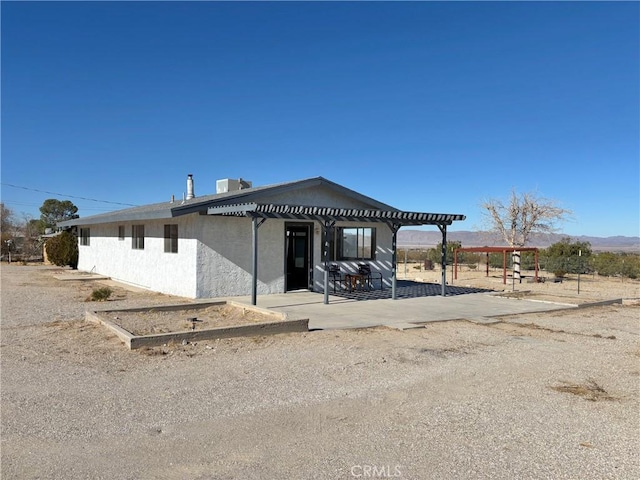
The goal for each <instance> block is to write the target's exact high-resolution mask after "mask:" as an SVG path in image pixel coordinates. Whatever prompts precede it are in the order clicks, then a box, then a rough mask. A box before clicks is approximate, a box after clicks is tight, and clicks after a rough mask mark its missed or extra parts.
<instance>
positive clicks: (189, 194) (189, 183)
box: [187, 174, 196, 200]
mask: <svg viewBox="0 0 640 480" xmlns="http://www.w3.org/2000/svg"><path fill="white" fill-rule="evenodd" d="M195 196H196V195H195V194H194V193H193V175H191V174H189V175H187V200H191V199H192V198H194V197H195Z"/></svg>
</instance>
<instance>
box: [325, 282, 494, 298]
mask: <svg viewBox="0 0 640 480" xmlns="http://www.w3.org/2000/svg"><path fill="white" fill-rule="evenodd" d="M493 291H494V290H487V289H485V288H471V287H456V286H453V285H447V286H446V295H447V297H451V296H455V295H465V294H468V293H486V292H493ZM331 294H332V295H333V296H336V297H341V298H348V299H350V300H381V299H390V298H391V288H390V287H389V288H385V289H384V290H354V291H353V292H349V291H347V290H341V291H337V290H336V292H335V293H333V292H332V293H331ZM441 294H442V286H441V285H440V284H439V283H422V282H413V281H411V280H397V283H396V298H397V299H402V298H419V297H435V296H440V295H441Z"/></svg>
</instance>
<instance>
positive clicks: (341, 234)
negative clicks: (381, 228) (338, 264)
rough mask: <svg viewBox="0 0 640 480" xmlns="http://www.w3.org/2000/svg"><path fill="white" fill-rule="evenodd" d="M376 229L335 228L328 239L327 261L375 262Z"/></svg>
mask: <svg viewBox="0 0 640 480" xmlns="http://www.w3.org/2000/svg"><path fill="white" fill-rule="evenodd" d="M375 259H376V229H375V228H371V227H336V228H335V229H334V233H333V235H331V238H329V261H334V260H345V261H347V260H375Z"/></svg>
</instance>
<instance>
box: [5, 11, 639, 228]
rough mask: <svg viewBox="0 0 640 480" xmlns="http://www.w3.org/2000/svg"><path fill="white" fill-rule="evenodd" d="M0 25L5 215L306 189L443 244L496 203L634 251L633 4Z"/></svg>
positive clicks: (10, 17)
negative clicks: (431, 218)
mask: <svg viewBox="0 0 640 480" xmlns="http://www.w3.org/2000/svg"><path fill="white" fill-rule="evenodd" d="M1 8H2V183H3V185H2V201H3V202H5V204H6V205H7V206H8V207H10V208H11V209H13V210H14V211H15V212H16V213H19V214H20V213H21V212H25V213H27V214H31V215H32V216H34V217H38V216H39V211H38V207H39V206H40V205H41V204H42V202H43V201H44V200H45V199H46V198H50V197H54V198H60V199H69V200H72V201H73V202H74V203H75V204H76V205H77V206H78V207H80V212H79V213H80V214H81V216H88V215H92V214H96V213H102V212H104V211H110V210H114V209H118V208H122V207H120V206H119V205H116V204H109V203H100V202H93V201H89V200H83V199H79V198H73V197H86V198H92V199H98V200H106V201H111V202H120V203H127V204H135V205H141V204H147V203H155V202H159V201H164V200H168V199H169V198H170V197H171V195H172V194H174V195H176V197H180V196H181V195H182V192H184V190H185V188H186V187H185V183H186V175H187V174H188V173H192V174H193V175H194V179H195V189H196V195H204V194H209V193H214V192H215V181H216V180H217V179H220V178H238V177H242V178H245V179H249V180H251V181H253V184H254V185H255V186H258V185H266V184H270V183H277V182H282V181H289V180H296V179H302V178H308V177H314V176H323V177H326V178H328V179H330V180H332V181H335V182H337V183H340V184H342V185H345V186H347V187H349V188H352V189H355V190H357V191H359V192H361V193H364V194H366V195H369V196H372V197H374V198H376V199H378V200H380V201H383V202H385V203H388V204H391V205H393V206H395V207H397V208H401V209H404V210H412V211H426V212H445V213H463V214H465V215H467V221H466V222H462V223H460V224H458V225H456V227H455V228H454V230H472V229H476V228H481V225H482V224H481V208H480V206H479V204H480V202H481V201H482V200H484V199H487V198H505V199H506V198H507V197H508V195H509V193H510V191H511V190H512V189H516V191H518V192H536V193H537V194H538V195H539V196H542V197H546V198H552V199H556V200H557V201H558V202H559V204H560V205H561V206H562V207H564V208H567V209H570V210H572V211H573V212H574V213H573V218H572V219H571V220H570V221H568V222H566V223H564V224H562V225H561V226H560V227H561V230H562V231H563V232H565V233H567V234H569V235H596V236H610V235H629V236H635V235H639V234H640V192H639V189H640V144H639V142H640V140H639V132H640V120H639V119H640V114H639V109H640V99H639V85H640V77H639V71H640V67H639V62H640V47H639V43H640V41H639V38H640V30H639V24H640V4H639V3H637V2H617V3H615V2H576V3H573V2H535V3H529V2H527V3H518V2H499V3H494V2H486V3H485V2H449V3H439V2H408V3H395V2H381V3H378V2H375V3H336V2H322V3H307V2H304V3H296V2H279V3H270V2H264V3H253V2H248V3H227V2H193V3H186V2H183V3H180V2H177V3H174V2H140V3H131V2H100V3H98V2H67V3H58V2H38V3H31V2H6V1H5V2H2V4H1ZM11 185H15V186H18V187H24V188H16V187H15V186H11ZM25 188H27V189H28V190H27V189H25ZM35 190H42V191H49V192H56V193H60V194H64V195H69V196H73V197H65V196H61V195H50V194H46V193H42V192H38V191H35Z"/></svg>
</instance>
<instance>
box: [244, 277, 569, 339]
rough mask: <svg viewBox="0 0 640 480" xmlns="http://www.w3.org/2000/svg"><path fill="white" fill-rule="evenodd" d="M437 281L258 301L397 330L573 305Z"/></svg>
mask: <svg viewBox="0 0 640 480" xmlns="http://www.w3.org/2000/svg"><path fill="white" fill-rule="evenodd" d="M439 291H440V286H439V285H436V284H416V283H415V282H407V283H406V284H404V285H403V286H399V288H398V295H397V297H398V299H397V300H392V299H391V298H390V291H383V292H382V293H380V292H379V291H378V292H361V293H354V294H348V295H330V296H329V304H328V305H325V304H324V295H323V294H322V293H315V292H309V291H306V290H305V291H297V292H289V293H284V294H276V295H258V298H257V304H258V306H260V307H263V308H269V309H274V310H278V311H281V312H286V313H288V314H290V315H292V316H295V317H304V318H309V329H311V330H317V329H321V330H326V329H347V328H368V327H376V326H389V327H394V328H399V329H405V328H415V327H418V326H420V325H416V324H423V323H427V322H441V321H446V320H458V319H467V320H471V321H477V322H483V323H486V322H491V321H492V320H491V319H492V317H496V316H501V315H512V314H523V313H534V312H546V311H550V310H560V309H566V308H572V307H575V306H573V305H569V304H559V303H548V302H540V301H534V300H522V299H515V298H505V297H499V296H497V295H496V292H492V291H490V290H481V289H477V288H464V287H447V292H448V294H447V296H446V297H442V296H440V295H439V294H438V293H439ZM234 300H235V301H239V302H242V303H246V304H250V303H251V298H250V297H249V296H245V297H235V298H234Z"/></svg>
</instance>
